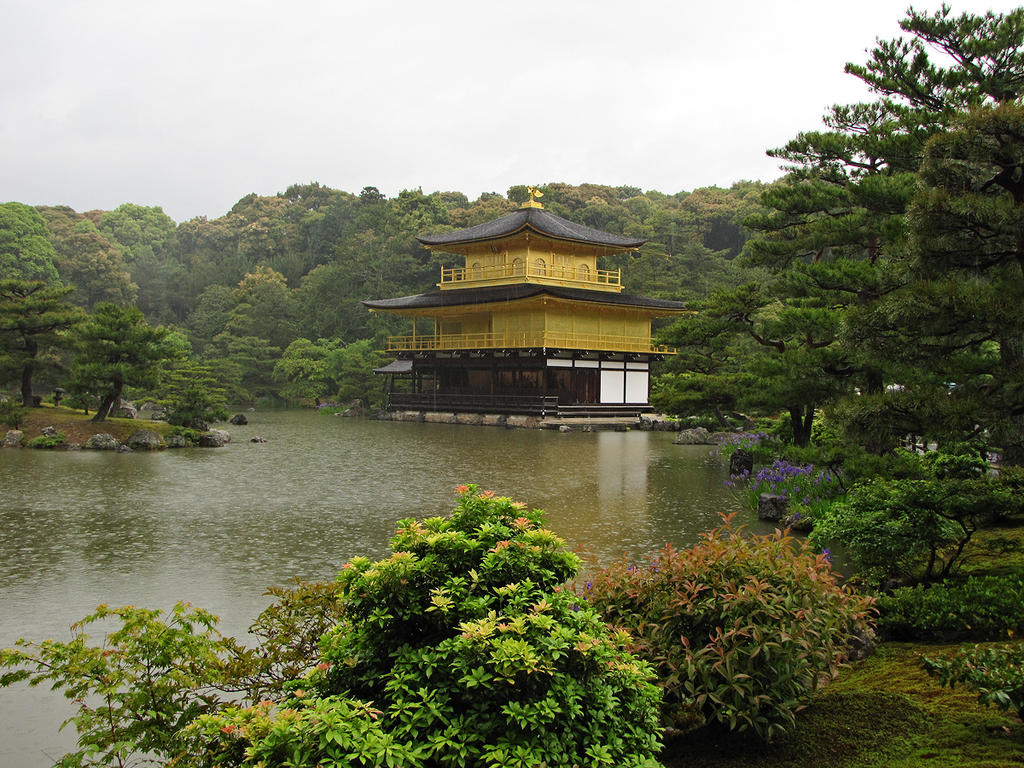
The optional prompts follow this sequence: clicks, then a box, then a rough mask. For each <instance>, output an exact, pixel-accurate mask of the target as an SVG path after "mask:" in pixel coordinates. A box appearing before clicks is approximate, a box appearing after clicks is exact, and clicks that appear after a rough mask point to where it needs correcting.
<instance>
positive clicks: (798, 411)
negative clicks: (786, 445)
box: [789, 403, 814, 448]
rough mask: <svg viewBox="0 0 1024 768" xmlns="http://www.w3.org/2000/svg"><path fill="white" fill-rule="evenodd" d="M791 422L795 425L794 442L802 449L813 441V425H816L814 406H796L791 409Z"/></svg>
mask: <svg viewBox="0 0 1024 768" xmlns="http://www.w3.org/2000/svg"><path fill="white" fill-rule="evenodd" d="M789 420H790V422H791V423H792V425H793V442H794V443H796V444H797V445H799V446H800V447H801V448H802V447H804V446H805V445H807V444H808V443H809V442H810V441H811V425H812V424H813V423H814V406H813V405H812V404H811V403H807V404H806V405H794V406H792V407H790V409H789Z"/></svg>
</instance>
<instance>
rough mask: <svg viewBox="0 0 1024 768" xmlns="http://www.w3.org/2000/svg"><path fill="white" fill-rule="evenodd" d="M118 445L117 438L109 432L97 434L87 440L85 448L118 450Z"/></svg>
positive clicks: (91, 449) (90, 449)
mask: <svg viewBox="0 0 1024 768" xmlns="http://www.w3.org/2000/svg"><path fill="white" fill-rule="evenodd" d="M118 445H119V443H118V442H117V439H116V438H115V437H114V436H113V435H111V434H109V433H107V432H100V433H98V434H95V435H93V436H92V437H90V438H89V439H88V440H86V441H85V449H86V450H89V451H116V450H117V448H118Z"/></svg>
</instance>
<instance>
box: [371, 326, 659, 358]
mask: <svg viewBox="0 0 1024 768" xmlns="http://www.w3.org/2000/svg"><path fill="white" fill-rule="evenodd" d="M484 349H567V350H583V351H587V352H643V353H646V354H653V355H674V354H675V353H676V350H675V348H674V347H666V346H662V345H659V344H654V343H652V342H651V340H650V338H644V337H641V338H637V337H636V336H615V335H609V334H579V333H553V332H551V331H540V332H533V333H446V334H440V335H433V336H390V337H389V338H388V346H387V351H388V352H445V351H453V352H454V351H459V350H484Z"/></svg>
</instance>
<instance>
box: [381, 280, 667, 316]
mask: <svg viewBox="0 0 1024 768" xmlns="http://www.w3.org/2000/svg"><path fill="white" fill-rule="evenodd" d="M542 294H547V295H548V296H553V297H555V298H558V299H569V300H571V301H585V302H588V303H595V304H614V305H618V306H627V307H638V308H641V309H652V310H665V311H667V312H669V313H672V312H681V311H685V310H686V304H685V303H683V302H681V301H669V300H668V299H652V298H649V297H647V296H637V295H635V294H628V293H611V292H609V291H590V290H586V289H584V288H565V287H562V286H554V285H542V284H531V283H517V284H515V285H499V286H490V287H486V288H461V289H459V290H448V291H428V292H427V293H418V294H415V295H413V296H399V297H397V298H394V299H375V300H369V301H364V302H362V303H363V305H364V306H366V307H368V308H370V309H379V310H383V311H389V310H390V311H394V312H398V311H403V310H406V311H407V310H416V309H435V308H439V307H458V306H471V305H474V304H493V303H495V302H499V301H515V300H518V299H529V298H532V297H534V296H540V295H542Z"/></svg>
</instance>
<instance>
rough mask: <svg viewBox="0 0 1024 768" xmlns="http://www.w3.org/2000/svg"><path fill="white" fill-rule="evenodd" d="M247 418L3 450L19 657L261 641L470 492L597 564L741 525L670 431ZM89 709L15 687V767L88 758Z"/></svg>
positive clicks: (4, 581) (6, 590) (3, 694)
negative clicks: (206, 427) (131, 628)
mask: <svg viewBox="0 0 1024 768" xmlns="http://www.w3.org/2000/svg"><path fill="white" fill-rule="evenodd" d="M248 416H249V424H248V425H247V426H239V427H231V428H230V431H231V432H232V435H233V437H234V441H233V442H232V443H231V444H230V445H228V446H226V447H225V448H221V449H186V450H177V451H165V452H161V453H155V454H147V453H131V454H112V453H107V452H89V451H78V452H50V451H32V450H14V449H4V450H0V500H2V505H0V647H10V646H11V645H12V644H13V643H14V641H15V640H17V639H18V638H19V637H26V638H29V639H33V640H42V639H45V638H48V637H53V638H60V639H67V638H68V637H69V631H68V627H69V625H70V624H71V623H72V622H74V621H76V620H77V619H80V618H82V617H83V616H85V615H86V614H88V613H89V612H90V611H91V610H92V609H93V608H95V606H96V605H98V604H100V603H108V604H111V605H126V604H135V605H141V606H146V607H153V608H168V607H170V606H171V605H173V604H174V602H175V601H177V600H188V601H191V602H192V603H195V604H196V605H200V606H202V607H205V608H208V609H210V610H212V611H214V612H215V613H217V614H218V615H219V616H220V617H221V620H222V624H221V628H222V631H224V632H225V634H234V635H240V634H244V633H245V630H246V627H247V626H248V625H249V623H250V621H251V619H252V618H253V617H255V616H256V614H257V613H259V611H260V610H262V608H263V607H265V606H266V604H267V602H268V601H267V598H266V597H264V595H263V591H264V590H265V589H266V588H267V587H268V586H272V585H278V584H284V583H285V582H287V581H288V580H289V579H291V578H293V577H299V578H302V579H330V578H333V576H334V575H335V574H336V573H337V571H338V569H339V568H340V567H341V565H343V564H344V563H345V562H346V561H347V560H348V559H349V558H351V557H353V556H355V555H367V556H370V557H380V556H383V555H385V554H386V553H387V551H388V546H387V542H388V539H389V537H390V536H391V534H392V532H393V530H394V526H395V523H396V522H397V521H398V520H400V519H401V518H403V517H409V516H416V517H420V518H422V517H426V516H431V515H438V514H444V513H445V512H447V511H450V509H451V507H452V505H453V503H454V498H455V495H454V489H455V486H457V485H459V484H461V483H469V482H472V483H478V484H479V485H480V486H481V487H482V488H485V489H493V490H494V491H496V492H497V493H498V494H499V495H505V496H511V497H512V498H514V499H516V500H519V501H523V502H525V503H526V504H527V505H528V506H530V507H531V508H540V509H544V510H546V511H547V513H548V514H547V526H548V527H549V528H551V529H553V530H554V531H555V532H556V533H558V534H559V535H560V536H562V537H564V538H565V539H567V540H568V542H569V544H570V546H572V547H573V548H579V549H581V550H582V552H583V553H584V554H585V555H587V556H590V557H592V558H594V561H596V562H607V561H608V560H610V559H612V558H615V557H618V556H621V555H624V554H625V555H627V556H629V557H636V558H640V557H642V556H643V554H644V553H646V552H649V551H650V550H652V549H654V548H656V547H660V546H662V545H663V544H665V543H666V542H669V541H671V542H673V543H675V544H677V545H679V546H686V545H689V544H692V543H693V542H694V541H696V539H697V537H698V535H699V534H700V533H701V532H703V531H706V530H708V529H709V528H712V527H714V526H715V525H716V524H717V523H718V522H719V517H718V516H719V514H720V513H729V512H733V511H736V510H737V509H738V508H739V505H738V502H737V500H736V499H735V498H734V497H733V495H732V494H731V492H730V491H728V490H727V489H726V488H725V487H724V485H723V481H724V480H725V478H726V475H727V469H726V467H725V462H724V461H723V460H721V459H720V458H719V457H717V456H716V455H714V453H713V451H712V450H711V449H710V448H708V447H706V446H677V445H672V435H671V434H668V433H658V432H640V431H630V432H592V433H582V432H573V433H559V432H556V431H548V430H510V429H501V428H493V427H469V426H462V425H444V424H415V423H400V422H377V421H364V420H356V419H344V418H340V417H335V416H333V415H330V414H323V413H315V412H312V411H294V410H293V411H269V410H268V411H257V412H254V413H250V414H248ZM254 435H260V436H262V437H265V438H266V439H267V442H266V443H262V444H258V443H251V442H249V438H250V437H252V436H254ZM747 517H752V515H751V514H748V515H747ZM70 711H71V709H70V706H69V705H68V704H67V703H66V702H65V701H64V699H63V698H62V697H61V696H60V695H59V694H56V693H52V692H49V691H46V690H38V689H28V688H27V687H26V686H24V685H18V686H15V687H13V688H8V689H0V722H3V723H4V724H5V728H4V730H5V735H4V738H3V739H0V766H5V767H10V768H42V767H43V766H49V765H52V764H53V761H55V760H56V759H58V758H59V757H60V756H61V755H62V754H63V753H64V751H66V750H67V749H68V748H70V747H71V746H72V745H73V743H74V733H73V730H72V728H71V726H69V727H68V729H66V730H65V731H64V732H62V733H60V734H58V733H57V732H56V731H57V726H58V725H59V723H60V722H61V721H62V720H63V719H64V718H66V717H67V716H68V715H69V713H70Z"/></svg>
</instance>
